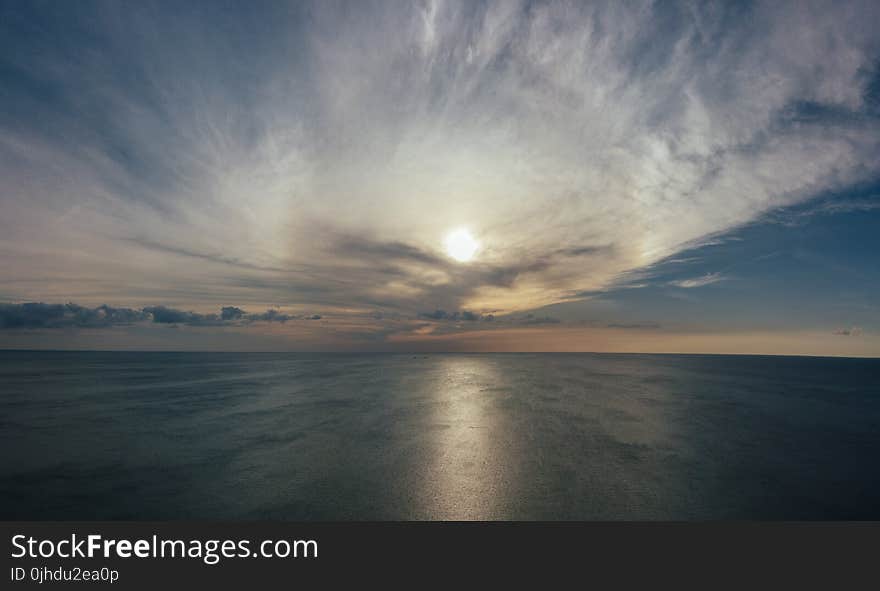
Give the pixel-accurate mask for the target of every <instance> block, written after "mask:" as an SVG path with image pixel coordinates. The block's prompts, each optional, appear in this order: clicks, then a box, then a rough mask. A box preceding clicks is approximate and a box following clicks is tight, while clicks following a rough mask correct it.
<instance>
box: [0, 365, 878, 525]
mask: <svg viewBox="0 0 880 591" xmlns="http://www.w3.org/2000/svg"><path fill="white" fill-rule="evenodd" d="M878 378H880V360H877V359H834V358H803V357H749V356H699V355H600V354H487V355H477V354H474V355H458V354H448V355H446V354H432V355H427V356H425V355H417V356H413V355H322V354H313V355H305V354H286V353H285V354H239V353H129V352H125V353H122V352H116V353H98V352H16V351H0V518H2V519H134V520H144V519H202V518H210V519H291V520H377V519H378V520H386V519H441V520H445V519H526V520H532V519H542V520H544V519H549V520H557V519H561V520H585V519H586V520H594V519H600V520H618V519H638V520H642V519H650V520H653V519H675V520H681V519H684V520H692V519H700V520H702V519H809V520H812V519H880V470H878V458H880V386H878Z"/></svg>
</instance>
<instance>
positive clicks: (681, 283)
mask: <svg viewBox="0 0 880 591" xmlns="http://www.w3.org/2000/svg"><path fill="white" fill-rule="evenodd" d="M727 279H728V277H725V276H723V275H722V274H721V273H706V274H705V275H703V276H701V277H693V278H691V279H677V280H675V281H670V282H669V285H674V286H675V287H681V288H683V289H692V288H695V287H704V286H706V285H712V284H713V283H718V282H719V281H725V280H727Z"/></svg>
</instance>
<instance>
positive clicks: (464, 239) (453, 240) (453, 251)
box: [444, 228, 480, 263]
mask: <svg viewBox="0 0 880 591" xmlns="http://www.w3.org/2000/svg"><path fill="white" fill-rule="evenodd" d="M444 244H445V246H446V254H448V255H449V256H451V257H452V258H454V259H455V260H456V261H458V262H459V263H466V262H468V261H469V260H471V259H472V258H474V254H475V253H476V252H477V250H478V249H479V248H480V244H479V242H477V241H476V240H474V237H473V236H471V233H470V232H468V231H467V229H465V228H459V229H458V230H453V231H452V232H450V233H449V234H447V236H446V240H445V241H444Z"/></svg>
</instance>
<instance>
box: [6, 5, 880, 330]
mask: <svg viewBox="0 0 880 591" xmlns="http://www.w3.org/2000/svg"><path fill="white" fill-rule="evenodd" d="M878 19H880V6H878V4H877V3H876V2H870V1H858V0H855V1H852V2H842V3H834V4H831V3H825V4H822V3H802V2H755V3H712V2H707V3H685V2H682V3H675V2H671V3H656V2H644V3H636V4H631V3H620V2H590V3H576V2H575V3H572V2H562V1H560V2H552V1H551V2H542V3H533V2H518V1H508V0H504V1H498V2H491V1H489V2H425V3H407V4H398V3H392V2H387V3H383V2H377V3H372V2H365V3H351V4H346V5H340V4H337V3H328V2H315V3H310V2H303V3H294V4H291V5H289V6H287V5H283V4H281V3H279V4H273V3H270V4H260V5H258V6H248V7H247V8H246V9H245V8H244V7H238V8H236V7H235V6H233V7H231V8H230V7H227V10H222V9H219V8H218V7H216V6H213V5H204V6H199V5H196V6H193V7H192V8H191V9H188V10H185V11H184V10H180V9H175V8H174V7H173V6H172V5H170V4H168V5H138V6H136V7H132V6H124V7H123V6H119V5H114V4H100V5H97V4H91V3H66V4H64V6H57V7H54V8H53V10H52V11H48V10H45V8H43V9H41V8H40V7H38V6H33V5H30V4H29V3H18V4H16V5H14V6H10V7H7V8H6V9H4V18H3V19H0V66H2V68H3V71H4V72H5V73H6V74H4V76H5V78H4V81H3V88H4V91H3V93H2V96H0V207H2V212H3V215H2V216H0V252H2V257H3V258H2V268H0V292H2V293H4V294H5V295H7V296H8V297H9V298H11V299H14V300H15V301H26V300H36V299H39V300H44V301H67V300H68V299H71V300H73V301H77V302H80V303H81V305H83V306H86V307H87V308H88V309H89V310H95V308H94V306H95V305H97V304H99V303H101V302H104V301H113V302H120V303H123V304H126V305H129V306H133V307H132V308H131V309H132V310H134V311H135V312H136V313H151V314H152V318H153V321H154V322H155V318H156V315H157V314H158V317H159V318H165V319H168V320H169V321H171V322H178V321H179V322H188V323H193V324H196V323H202V324H210V323H214V322H216V323H221V324H222V323H229V322H244V321H246V320H247V319H248V318H250V319H251V320H252V321H255V322H256V321H258V320H259V321H281V318H283V317H284V313H282V312H280V311H279V312H277V313H276V314H275V315H274V316H272V317H271V318H270V313H269V312H266V313H260V314H254V315H252V316H251V315H249V314H248V315H247V316H246V315H245V314H246V313H245V312H244V311H242V312H241V314H239V313H238V312H236V311H234V310H227V311H225V312H224V311H221V312H219V313H218V312H216V310H218V309H219V308H220V306H223V305H226V304H227V303H228V302H234V303H236V304H237V305H240V306H242V310H243V309H244V308H245V307H247V308H250V309H257V310H262V309H266V308H271V309H273V310H274V309H277V310H282V309H283V310H303V309H308V310H309V311H310V313H309V314H308V315H309V316H313V315H315V314H312V313H311V311H312V310H317V311H319V312H321V315H325V319H326V315H327V314H332V315H334V316H335V317H338V316H348V317H350V318H360V317H361V316H362V315H364V314H370V313H372V311H373V310H375V309H382V310H384V311H386V313H388V314H389V315H390V314H395V313H396V314H401V315H404V316H405V317H408V318H418V315H419V313H420V312H426V311H427V312H428V313H429V314H431V313H434V312H432V311H436V310H438V309H440V310H447V311H458V312H450V314H451V315H456V314H457V315H458V316H457V317H456V320H460V321H468V319H467V318H465V316H464V315H465V312H464V311H465V310H467V311H471V312H469V313H472V314H474V315H478V316H479V318H481V319H485V318H486V317H487V316H489V315H492V317H493V318H494V317H498V318H499V319H501V318H502V317H503V316H507V317H522V315H523V314H525V313H526V312H527V311H528V310H533V309H537V308H538V307H542V306H548V305H552V304H556V303H558V302H562V301H565V300H569V299H572V298H576V297H579V295H578V294H590V293H598V292H600V291H601V290H603V289H606V288H608V287H609V286H611V285H613V284H615V282H618V281H620V278H621V277H624V276H628V277H638V273H639V271H640V270H644V269H646V268H650V266H651V265H652V264H655V263H657V262H658V261H662V260H665V259H668V258H669V257H671V256H673V255H675V253H678V252H680V251H681V250H682V249H685V248H688V247H689V246H693V245H695V244H703V245H705V244H708V243H710V242H711V241H712V240H715V239H716V238H717V237H718V236H721V235H722V234H723V233H724V232H727V231H729V230H730V229H731V228H735V227H738V226H740V225H742V224H744V223H747V222H749V221H750V220H754V219H756V218H758V217H760V216H762V215H765V214H767V212H772V211H775V210H776V209H777V208H779V207H783V206H788V205H792V204H796V203H802V202H805V201H806V200H808V199H810V198H812V197H814V196H815V195H817V194H820V193H822V192H825V191H831V190H838V189H840V188H845V187H848V186H852V185H854V184H857V183H860V182H863V181H865V180H866V179H870V178H873V177H874V176H876V172H877V166H878V165H877V153H878V150H880V113H878V111H877V108H876V104H875V103H876V99H875V98H872V97H873V96H874V95H872V94H871V93H872V92H875V91H872V90H871V89H872V88H873V87H874V86H872V85H875V86H876V79H877V76H878V74H877V63H878V57H880V44H878V37H877V34H876V30H875V28H876V27H875V26H874V23H875V22H877V20H878ZM218 31H223V35H218V34H217V32H218ZM852 206H853V205H852V204H850V205H844V204H843V203H838V204H836V205H835V204H829V205H828V207H830V208H834V207H837V208H840V207H852ZM462 226H466V227H468V228H469V229H470V230H471V231H472V233H473V234H474V236H475V237H476V238H477V240H478V241H479V242H480V244H481V248H480V251H479V254H478V257H477V259H476V260H475V261H474V262H473V263H471V264H468V265H460V264H457V263H455V262H453V261H451V260H450V259H449V258H448V257H447V256H446V255H445V254H444V252H443V251H442V244H443V238H444V236H445V234H446V233H447V232H449V231H450V230H452V229H455V228H458V227H462ZM723 279H725V277H724V276H722V275H720V274H718V273H710V274H707V275H705V276H702V277H695V278H689V279H679V280H675V281H673V282H672V285H674V286H677V287H680V288H696V287H701V286H706V285H710V284H712V283H716V282H718V281H721V280H723ZM642 284H644V283H643V282H642V281H636V282H633V284H632V285H633V286H634V285H642ZM149 302H167V303H168V306H169V307H168V308H161V307H155V306H154V307H152V308H154V309H153V311H152V312H144V310H145V309H144V308H135V307H134V306H142V305H143V304H144V303H149ZM174 310H176V311H177V312H174ZM185 310H192V312H185ZM69 314H72V313H71V312H64V313H63V314H62V317H63V318H68V316H67V315H69ZM423 320H425V318H423ZM427 320H431V321H432V322H433V321H435V320H437V319H431V318H427ZM533 320H536V319H533ZM56 321H59V320H57V319H56V320H52V321H50V320H48V319H47V320H46V322H56ZM65 322H66V321H65ZM83 322H85V321H83ZM90 322H96V320H93V321H90ZM606 322H607V319H606ZM315 324H316V325H319V324H321V323H315ZM276 327H277V326H276Z"/></svg>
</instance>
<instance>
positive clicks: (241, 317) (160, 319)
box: [0, 302, 321, 328]
mask: <svg viewBox="0 0 880 591" xmlns="http://www.w3.org/2000/svg"><path fill="white" fill-rule="evenodd" d="M298 319H300V320H320V319H321V316H320V315H318V314H312V315H299V316H298V315H293V314H285V313H283V312H280V311H278V310H266V311H265V312H263V313H259V314H257V313H253V314H252V313H248V312H246V311H245V310H243V309H241V308H238V307H235V306H226V307H223V308H222V309H221V310H220V313H219V314H200V313H198V312H191V311H186V310H178V309H175V308H168V307H166V306H147V307H145V308H141V309H134V308H114V307H112V306H107V305H102V306H97V307H95V308H88V307H85V306H80V305H78V304H72V303H68V304H44V303H42V302H28V303H23V304H0V328H64V327H77V328H104V327H109V326H117V325H128V324H134V323H136V322H152V323H154V324H168V325H177V324H185V325H188V326H225V325H233V324H247V323H251V322H281V323H284V322H287V321H288V320H298Z"/></svg>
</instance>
